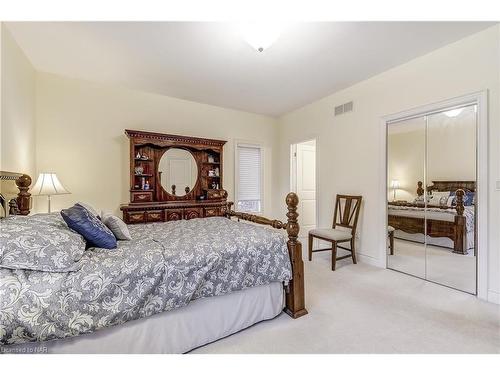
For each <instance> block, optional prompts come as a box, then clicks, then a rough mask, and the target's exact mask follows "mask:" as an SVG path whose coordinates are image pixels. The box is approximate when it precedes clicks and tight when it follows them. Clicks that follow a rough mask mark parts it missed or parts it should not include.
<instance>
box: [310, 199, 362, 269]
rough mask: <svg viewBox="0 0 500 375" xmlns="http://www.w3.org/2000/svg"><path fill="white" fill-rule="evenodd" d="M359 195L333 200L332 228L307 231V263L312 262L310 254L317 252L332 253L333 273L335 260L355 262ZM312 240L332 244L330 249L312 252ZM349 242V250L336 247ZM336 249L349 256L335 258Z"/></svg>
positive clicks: (359, 205)
mask: <svg viewBox="0 0 500 375" xmlns="http://www.w3.org/2000/svg"><path fill="white" fill-rule="evenodd" d="M362 199H363V197H362V196H361V195H339V194H337V198H336V200H335V212H334V214H333V225H332V228H331V229H330V228H326V229H312V230H310V231H309V261H311V260H312V253H316V252H319V251H328V250H331V251H332V271H335V265H336V263H337V260H340V259H345V258H349V257H351V258H352V262H353V263H354V264H356V263H357V261H356V249H355V240H356V226H357V225H358V217H359V210H360V208H361V200H362ZM313 238H319V239H321V240H324V241H328V242H331V243H332V247H331V248H327V249H318V250H313V249H312V247H313ZM343 242H350V248H347V247H342V246H338V244H339V243H343ZM337 248H341V249H344V250H348V251H350V252H351V254H350V255H345V256H342V257H339V258H337Z"/></svg>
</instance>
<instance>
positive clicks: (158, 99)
mask: <svg viewBox="0 0 500 375" xmlns="http://www.w3.org/2000/svg"><path fill="white" fill-rule="evenodd" d="M36 95H37V102H36V108H37V129H36V137H37V150H36V155H37V172H55V173H57V175H58V176H59V178H60V180H61V182H62V183H63V184H64V185H65V186H66V188H67V189H68V190H69V191H71V193H72V194H71V195H67V196H60V197H53V200H52V204H53V208H54V209H60V208H63V207H67V206H69V205H71V204H72V203H73V202H75V201H79V200H82V201H86V202H88V203H90V204H92V205H94V206H95V207H97V208H99V209H103V210H109V211H112V212H119V211H118V208H119V205H120V204H121V203H127V202H128V201H129V193H128V189H129V159H128V158H129V154H128V152H129V148H128V147H129V143H128V138H127V137H126V136H125V134H124V129H136V130H147V131H155V132H163V133H172V134H182V135H189V136H198V137H210V138H216V139H224V140H227V141H228V142H227V144H226V145H225V146H224V188H225V189H227V190H228V192H229V197H230V199H233V190H234V142H235V140H246V141H251V142H254V143H260V144H262V145H263V146H264V152H265V163H264V165H265V171H264V173H265V188H264V195H265V201H266V202H267V203H268V204H266V203H265V207H264V208H265V213H266V214H268V215H270V214H271V205H270V201H269V199H270V197H271V194H272V186H273V185H276V183H277V179H276V178H275V177H273V176H274V175H273V172H274V171H273V167H274V166H273V154H272V150H273V149H275V148H276V141H277V138H276V136H277V129H276V126H275V120H274V119H272V118H270V117H265V116H260V115H255V114H250V113H245V112H240V111H234V110H230V109H224V108H220V107H214V106H210V105H205V104H199V103H194V102H189V101H185V100H180V99H175V98H171V97H166V96H161V95H155V94H148V93H144V92H140V91H134V90H128V89H124V88H120V87H116V86H108V85H101V84H95V83H89V82H84V81H80V80H73V79H66V78H63V77H60V76H55V75H51V74H45V73H39V74H38V75H37V92H36ZM266 198H267V199H266ZM37 201H38V203H37V207H38V208H39V209H40V210H45V209H46V206H45V205H46V203H45V201H44V199H43V198H38V199H37Z"/></svg>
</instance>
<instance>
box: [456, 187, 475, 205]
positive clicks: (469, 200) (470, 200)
mask: <svg viewBox="0 0 500 375" xmlns="http://www.w3.org/2000/svg"><path fill="white" fill-rule="evenodd" d="M455 195H456V192H455V191H452V192H451V193H450V197H454V198H453V201H452V202H451V204H452V205H453V206H456V205H457V198H456V197H455ZM475 200H476V193H475V192H473V191H466V192H465V195H464V206H472V205H474V203H475Z"/></svg>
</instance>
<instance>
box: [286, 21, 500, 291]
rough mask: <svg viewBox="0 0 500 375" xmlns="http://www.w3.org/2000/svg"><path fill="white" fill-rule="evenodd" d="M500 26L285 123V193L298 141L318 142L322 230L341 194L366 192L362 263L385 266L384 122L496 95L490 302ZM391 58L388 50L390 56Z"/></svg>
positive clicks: (499, 168) (492, 105) (492, 271)
mask: <svg viewBox="0 0 500 375" xmlns="http://www.w3.org/2000/svg"><path fill="white" fill-rule="evenodd" d="M499 47H500V30H499V27H498V26H495V27H492V28H490V29H487V30H485V31H483V32H480V33H478V34H475V35H472V36H470V37H468V38H466V39H463V40H460V41H458V42H456V43H453V44H450V45H448V46H446V47H443V48H441V49H438V50H436V51H434V52H432V53H430V54H427V55H425V56H422V57H420V58H417V59H415V60H412V61H410V62H408V63H406V64H403V65H400V66H398V67H396V68H393V69H391V70H389V71H386V72H384V73H382V74H380V75H377V76H375V77H373V78H370V79H368V80H366V81H363V82H361V83H359V84H356V85H354V86H352V87H349V88H347V89H345V90H342V91H340V92H337V93H335V94H333V95H331V96H328V97H326V98H323V99H321V100H318V101H316V102H314V103H311V104H310V105H307V106H305V107H303V108H300V109H298V110H296V111H293V112H291V113H289V114H286V115H285V116H282V117H281V118H280V119H279V127H280V133H279V139H280V149H279V151H278V154H277V157H278V159H279V161H280V164H279V171H283V173H282V174H281V175H280V186H279V191H278V192H277V196H281V195H282V194H283V193H284V192H285V191H287V190H288V188H289V181H290V178H289V170H290V168H289V151H290V144H291V143H294V142H298V141H301V140H305V139H311V138H315V137H316V138H317V154H318V169H319V173H318V176H317V178H318V181H319V189H318V209H319V213H318V216H319V225H321V226H329V225H331V217H332V213H333V199H334V196H335V194H336V193H352V194H361V195H363V198H364V205H363V209H362V212H361V219H360V237H361V238H360V241H359V243H358V246H359V252H360V253H361V258H362V259H364V260H366V261H370V262H372V263H376V264H381V263H382V262H383V257H384V255H383V254H384V253H385V252H384V251H383V250H381V249H379V244H380V243H381V240H382V238H385V236H386V233H378V232H379V230H378V228H379V227H380V226H379V225H377V223H379V222H380V213H381V212H382V210H383V209H384V205H383V204H382V203H383V202H384V201H385V199H384V198H385V190H383V191H381V190H380V186H381V185H382V184H383V181H381V179H382V180H383V179H384V177H383V173H382V171H381V166H382V165H383V164H384V163H383V155H384V150H383V149H382V145H383V139H381V137H382V132H381V129H380V127H381V118H382V117H383V116H386V115H389V114H394V113H398V112H400V111H404V110H408V109H411V108H415V107H418V106H422V105H426V104H429V103H434V102H438V101H441V100H446V99H449V98H454V97H457V96H461V95H465V94H468V93H471V92H476V91H479V90H488V95H489V113H488V115H489V145H481V147H489V167H488V174H489V183H488V190H489V192H488V195H489V202H488V206H489V207H490V209H489V213H488V214H489V239H488V240H489V241H488V242H489V258H488V263H489V273H488V276H489V280H488V283H489V285H488V288H489V294H490V299H492V300H494V299H497V300H499V299H500V298H499V296H500V294H499V293H500V285H499V284H500V272H499V271H500V270H499V268H500V264H499V263H500V259H499V244H500V240H499V231H498V227H499V226H500V217H499V207H500V197H499V193H500V192H498V191H496V190H495V189H494V182H495V180H496V179H498V178H499V174H500V173H499V172H500V164H499V160H500V152H499V142H500V126H499V121H500V115H499V103H500V98H499V89H500V78H499V67H500V61H499V53H500V51H499ZM382 53H383V52H382ZM350 100H353V101H354V111H353V112H352V113H347V114H344V115H341V116H338V117H334V116H333V110H334V107H335V106H336V105H339V104H342V103H345V102H348V101H350Z"/></svg>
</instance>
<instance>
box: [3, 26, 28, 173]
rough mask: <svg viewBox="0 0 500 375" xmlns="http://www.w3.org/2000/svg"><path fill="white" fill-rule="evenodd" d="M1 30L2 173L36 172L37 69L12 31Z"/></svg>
mask: <svg viewBox="0 0 500 375" xmlns="http://www.w3.org/2000/svg"><path fill="white" fill-rule="evenodd" d="M0 28H1V29H2V31H1V40H2V47H1V51H2V53H1V55H2V56H1V60H2V62H1V69H2V70H1V71H2V75H1V78H2V80H1V92H2V93H1V103H2V111H1V127H0V143H1V146H0V150H1V151H0V160H1V162H0V167H1V170H6V171H11V172H23V173H28V174H30V175H32V176H33V174H34V172H35V76H36V73H35V70H34V69H33V66H32V65H31V63H30V62H29V60H28V59H27V58H26V56H25V55H24V53H23V52H22V50H21V49H20V48H19V47H18V46H17V44H16V42H15V41H14V39H13V38H12V36H11V34H10V32H9V31H8V30H7V29H6V28H5V27H4V25H3V24H2V25H1V26H0Z"/></svg>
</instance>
